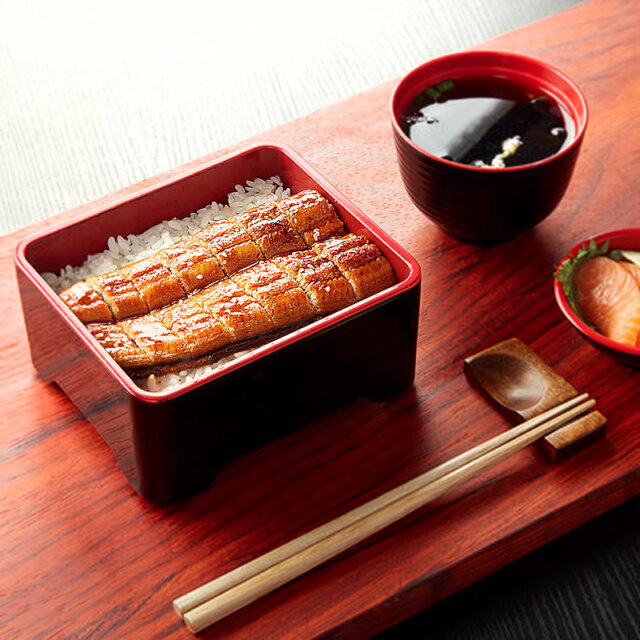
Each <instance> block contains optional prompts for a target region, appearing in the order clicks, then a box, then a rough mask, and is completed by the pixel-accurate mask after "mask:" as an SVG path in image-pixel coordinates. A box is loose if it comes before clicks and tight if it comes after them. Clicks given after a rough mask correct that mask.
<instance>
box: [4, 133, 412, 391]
mask: <svg viewBox="0 0 640 640" xmlns="http://www.w3.org/2000/svg"><path fill="white" fill-rule="evenodd" d="M258 149H274V150H276V151H278V152H280V153H283V154H284V155H287V156H288V157H289V158H290V159H291V160H292V161H293V162H295V163H296V164H298V165H299V166H300V167H301V168H303V169H304V170H305V171H306V172H307V173H308V174H309V176H310V177H311V178H312V179H313V180H314V181H315V182H317V183H318V185H319V186H321V187H322V188H323V189H324V190H325V191H326V192H327V193H328V194H329V196H330V198H331V200H333V201H334V202H339V203H340V205H341V206H342V207H343V208H345V209H347V210H348V211H349V213H350V214H351V215H352V216H353V217H354V218H355V219H356V220H357V221H358V222H359V223H361V224H362V226H363V227H364V228H365V229H366V230H367V231H369V232H370V233H371V235H372V236H373V238H374V239H375V243H376V244H377V245H378V246H384V247H386V249H387V251H388V252H391V253H393V254H395V256H396V257H397V258H398V259H400V260H401V261H402V262H404V263H405V264H406V265H407V266H408V267H409V275H408V277H407V278H405V279H404V280H403V281H401V282H398V283H397V284H395V285H394V286H393V287H389V288H388V289H385V290H384V291H381V292H379V293H377V294H375V295H373V296H370V297H369V298H365V299H364V300H360V301H359V302H356V303H355V304H353V305H351V306H349V307H346V308H345V309H342V310H340V311H337V312H335V313H332V314H331V315H329V316H326V317H324V318H321V319H320V320H316V321H315V322H313V323H312V324H310V325H307V326H305V327H302V328H300V329H297V330H295V331H292V332H291V333H288V334H287V335H285V336H282V337H281V338H278V339H276V340H274V341H273V342H270V343H268V344H266V345H264V346H262V347H258V348H256V349H254V350H252V351H251V352H250V353H247V354H246V355H243V356H240V357H238V358H236V359H235V360H233V361H231V362H228V363H226V364H224V365H221V366H220V367H219V368H218V369H216V370H215V371H212V372H211V373H209V374H208V375H206V376H203V377H202V378H198V379H197V380H194V381H193V382H190V383H187V384H185V385H181V386H180V387H179V388H177V389H174V390H172V391H166V392H151V391H145V390H144V389H141V388H140V387H138V385H136V384H135V382H133V380H132V379H131V377H130V376H129V375H128V374H127V373H126V372H125V371H124V369H122V368H121V367H120V366H119V365H118V364H116V362H115V360H113V358H111V356H109V354H108V353H107V352H106V351H105V350H104V348H103V347H101V346H100V345H99V344H98V343H97V342H96V341H95V339H94V338H93V336H91V334H90V333H89V332H88V331H87V329H86V327H85V326H84V324H82V322H80V320H78V318H77V317H76V316H75V314H74V313H73V312H72V311H71V310H70V309H69V308H68V307H67V306H66V305H65V304H64V303H63V302H62V300H61V299H60V297H59V296H58V295H56V293H55V292H54V291H53V289H52V288H51V287H50V286H49V285H48V284H47V282H46V281H45V280H44V278H42V276H41V275H40V274H39V273H38V272H37V271H36V270H35V269H34V268H33V267H32V266H31V264H30V263H29V261H28V260H27V258H26V250H27V247H28V246H29V244H30V243H32V242H35V241H36V240H39V239H41V238H44V237H46V236H48V235H50V234H52V233H54V232H56V231H58V230H60V229H64V228H67V227H70V226H72V225H74V224H76V223H77V222H79V221H80V220H85V219H87V218H91V217H92V216H94V215H98V214H99V213H101V211H99V210H96V211H93V212H92V213H90V214H88V215H86V214H85V215H82V216H79V217H78V218H77V219H75V220H72V221H66V222H62V223H60V224H58V225H55V226H52V227H48V228H47V229H46V230H45V231H41V232H37V233H35V234H33V235H31V236H29V237H28V238H25V239H23V240H21V241H20V242H19V243H18V245H17V246H16V248H15V251H14V260H15V262H16V264H17V266H18V267H19V268H20V270H21V271H22V272H23V273H24V275H25V276H26V277H27V278H29V280H30V281H31V282H32V283H33V285H34V286H35V287H36V288H37V289H38V291H39V292H40V293H41V294H42V295H43V296H44V297H45V298H46V299H47V300H48V301H49V302H50V303H51V304H52V306H53V307H54V308H55V309H56V310H57V311H58V313H59V314H60V316H61V317H62V319H63V320H64V322H65V323H66V324H67V325H68V326H69V327H70V328H71V329H72V330H73V331H74V332H75V333H76V335H77V336H78V337H79V338H80V339H81V340H82V341H83V342H84V344H85V345H86V346H87V347H88V348H89V349H90V350H91V352H92V353H93V354H94V355H95V356H96V357H97V358H98V359H99V360H100V361H101V362H102V363H103V364H104V366H105V367H106V368H107V370H108V371H109V372H110V373H111V375H113V377H114V378H115V379H116V380H118V382H120V384H121V385H122V386H123V387H124V388H125V389H126V390H127V391H128V392H129V393H130V394H131V395H132V396H134V397H135V398H137V399H138V400H142V401H144V402H150V403H159V402H164V401H166V400H170V399H172V398H175V397H177V396H179V395H182V394H183V393H186V392H188V391H190V390H191V389H194V388H196V387H199V386H202V385H203V384H207V383H208V382H211V381H212V380H215V379H217V378H219V377H221V376H223V375H225V374H227V373H228V372H230V371H234V370H235V369H238V368H240V367H242V366H244V365H245V364H248V363H250V362H253V361H255V360H258V359H259V358H262V357H263V356H265V355H268V354H269V353H272V352H274V351H277V350H279V349H281V348H283V347H285V346H287V345H289V344H291V343H293V342H295V341H297V340H300V339H302V338H304V337H306V336H308V335H311V334H313V333H316V332H318V331H321V330H323V329H326V328H327V327H330V326H332V325H334V324H337V323H338V322H341V321H343V320H346V319H347V318H350V317H351V316H354V315H356V314H357V313H360V312H361V311H364V310H366V309H369V308H371V307H373V306H375V305H377V304H379V303H381V302H384V301H385V300H388V299H390V298H393V297H394V296H396V295H398V294H400V293H402V292H403V291H406V290H408V289H411V288H412V287H414V286H415V285H416V284H417V283H418V282H419V281H420V265H419V264H418V262H417V261H416V260H415V258H413V256H411V254H409V252H408V251H406V250H405V249H404V248H403V247H402V246H401V245H400V244H398V243H397V242H396V241H395V240H394V239H393V238H392V237H391V236H390V235H389V234H388V233H386V232H385V231H384V230H383V229H381V228H380V227H379V226H378V225H377V224H376V223H375V222H373V220H371V219H370V218H369V217H368V216H366V215H365V214H364V213H363V212H362V211H361V210H360V209H359V208H358V207H356V206H355V205H354V204H353V203H352V202H351V201H350V200H349V199H348V198H346V196H344V195H343V194H342V193H341V192H340V191H339V190H338V189H337V188H336V187H335V186H334V185H332V184H331V183H330V182H329V181H328V180H326V178H324V177H323V176H322V175H321V174H320V173H319V172H318V171H317V170H316V169H315V168H313V167H312V166H311V165H310V164H309V163H308V162H307V161H306V160H304V159H303V158H302V156H300V154H298V153H297V152H296V151H294V150H293V149H292V148H291V147H289V146H288V145H285V144H276V143H259V144H255V145H251V146H248V147H243V148H242V149H239V150H237V151H235V152H233V153H230V154H227V155H225V156H223V157H221V158H216V159H215V160H212V161H210V162H207V163H205V164H204V165H202V166H198V167H197V168H195V169H194V168H193V167H192V166H191V165H192V163H189V167H186V166H185V169H184V171H180V172H179V173H178V174H177V175H172V176H170V177H168V178H166V179H164V180H160V181H159V182H157V183H155V184H152V185H150V186H148V187H143V188H141V189H140V190H138V191H136V192H135V193H134V194H127V195H123V196H122V197H120V198H116V199H115V200H110V201H109V208H110V209H111V208H115V207H117V206H119V205H122V204H124V203H126V202H130V201H132V200H136V199H138V198H140V197H142V196H144V195H146V194H147V193H150V192H153V191H156V190H158V189H160V188H162V187H165V186H168V185H170V184H174V183H176V182H179V181H180V180H183V179H185V178H187V177H189V176H192V175H196V174H198V173H200V172H202V171H207V170H209V169H211V167H213V166H215V165H218V164H222V163H224V162H227V161H229V160H230V159H232V158H236V157H238V156H242V155H244V154H247V153H253V152H254V151H256V150H258ZM251 177H253V176H251ZM251 177H250V178H251ZM250 178H248V179H250ZM129 189H130V187H129ZM100 202H101V201H100V200H98V201H96V206H99V203H100Z"/></svg>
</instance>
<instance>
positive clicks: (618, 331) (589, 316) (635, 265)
mask: <svg viewBox="0 0 640 640" xmlns="http://www.w3.org/2000/svg"><path fill="white" fill-rule="evenodd" d="M636 261H637V262H636ZM556 278H557V279H558V280H559V281H560V282H561V283H562V286H563V289H564V292H565V295H566V297H567V301H568V302H569V304H570V305H571V308H572V309H573V310H574V311H575V312H576V313H577V314H578V316H580V317H581V318H582V319H583V320H584V321H585V322H587V324H589V325H590V326H591V327H593V328H594V329H596V330H597V331H599V332H600V333H602V334H603V335H605V336H606V337H607V338H611V340H615V341H616V342H619V343H620V344H625V345H629V346H632V347H640V254H639V253H638V252H634V251H626V250H613V251H609V246H608V243H604V244H603V245H602V246H601V247H598V246H597V245H596V244H595V243H594V242H593V240H592V241H591V243H590V244H589V245H583V246H582V247H581V248H580V250H579V251H578V254H577V255H576V256H575V258H572V259H570V260H567V261H566V262H565V263H564V264H563V265H562V266H561V267H560V268H559V269H558V271H557V272H556Z"/></svg>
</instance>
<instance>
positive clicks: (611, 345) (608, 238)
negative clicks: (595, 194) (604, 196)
mask: <svg viewBox="0 0 640 640" xmlns="http://www.w3.org/2000/svg"><path fill="white" fill-rule="evenodd" d="M626 238H635V239H639V238H640V227H631V228H628V229H617V230H616V231H608V232H606V233H601V234H599V235H596V236H592V237H591V238H588V239H587V240H583V241H582V242H580V243H578V244H577V245H576V246H575V247H573V249H571V250H570V251H569V252H568V253H567V255H566V256H565V257H564V258H563V260H562V261H561V262H560V265H559V266H558V268H560V266H562V265H563V264H564V263H565V262H566V261H567V260H569V259H571V258H573V257H575V256H576V255H577V253H578V251H579V250H580V248H581V247H582V246H584V245H588V244H589V242H590V241H591V240H593V241H594V242H595V243H596V244H597V245H598V246H600V245H602V244H603V243H604V242H610V243H611V244H610V245H609V248H610V249H625V248H627V247H625V246H624V241H625V239H626ZM638 249H640V247H638ZM638 249H634V250H638ZM553 292H554V295H555V299H556V302H557V304H558V306H559V307H560V310H561V311H562V313H563V314H564V317H565V318H566V319H567V320H568V321H569V322H570V323H571V324H572V325H573V327H574V328H575V329H577V330H578V331H579V332H580V333H581V334H582V335H584V336H585V337H586V338H589V340H593V342H596V343H598V344H600V345H602V346H603V347H607V348H608V349H611V350H612V351H618V352H620V353H626V354H629V355H632V356H636V357H638V358H640V347H632V346H631V345H626V344H622V343H620V342H616V341H615V340H612V339H611V338H607V336H605V335H603V334H602V333H599V332H598V331H596V330H595V329H592V328H591V327H590V326H589V325H588V324H587V323H586V322H584V320H582V318H580V317H579V316H578V314H577V313H576V312H575V311H574V310H573V309H572V308H571V305H570V304H569V301H568V300H567V296H566V295H565V293H564V289H563V288H562V283H561V282H559V281H558V280H555V279H554V281H553Z"/></svg>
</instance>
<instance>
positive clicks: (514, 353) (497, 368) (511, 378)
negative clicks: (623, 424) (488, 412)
mask: <svg viewBox="0 0 640 640" xmlns="http://www.w3.org/2000/svg"><path fill="white" fill-rule="evenodd" d="M464 363H465V373H466V374H467V377H468V378H469V380H470V381H471V383H472V384H473V385H474V386H475V387H476V388H478V389H479V390H480V391H482V392H483V393H484V394H485V395H487V397H488V398H489V399H490V400H492V401H493V403H494V404H495V405H496V406H497V408H498V409H499V410H500V411H501V412H502V413H503V414H505V415H506V416H507V418H508V419H509V420H510V421H512V422H515V423H517V422H521V421H522V420H528V419H529V418H533V417H534V416H537V415H538V414H540V413H542V412H543V411H546V410H547V409H549V408H550V407H553V406H555V405H557V404H560V403H561V402H564V401H565V400H568V399H569V398H573V397H574V396H577V395H578V391H577V390H576V389H575V388H574V387H573V386H571V385H570V384H569V383H568V382H567V381H566V380H565V379H564V378H563V377H561V376H559V375H558V374H557V373H556V372H555V371H554V370H553V369H552V368H551V367H550V366H549V365H548V364H547V363H546V362H545V361H544V360H542V358H540V356H538V355H537V354H536V353H535V351H533V350H532V349H530V348H529V347H528V346H527V345H526V344H524V342H522V341H520V340H518V339H517V338H510V339H509V340H505V341H504V342H500V343H498V344H496V345H494V346H493V347H489V348H488V349H485V350H484V351H481V352H480V353H476V354H474V355H472V356H469V357H468V358H466V359H465V361H464ZM606 423H607V420H606V418H605V417H604V416H603V415H602V414H601V413H600V412H599V411H592V412H590V413H587V414H586V415H584V416H582V417H580V418H578V419H576V420H574V421H573V422H570V423H569V424H568V425H566V426H565V427H563V428H562V429H558V430H557V431H555V432H554V433H552V434H550V435H548V436H547V437H546V438H544V440H543V446H544V449H545V451H546V453H547V455H548V456H549V458H550V459H551V460H553V461H557V460H560V459H561V458H564V457H565V456H567V455H570V454H571V453H573V452H574V451H577V450H578V449H581V448H582V447H584V446H586V445H587V444H589V443H591V442H592V441H593V440H595V439H597V438H598V437H600V436H601V435H603V434H604V431H605V425H606Z"/></svg>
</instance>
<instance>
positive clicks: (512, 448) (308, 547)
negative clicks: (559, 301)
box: [174, 394, 594, 633]
mask: <svg viewBox="0 0 640 640" xmlns="http://www.w3.org/2000/svg"><path fill="white" fill-rule="evenodd" d="M586 397H587V396H586V394H584V395H582V396H579V397H576V398H573V399H570V400H569V401H567V402H565V403H563V404H562V405H560V406H558V407H554V408H552V409H551V410H549V411H546V412H544V413H543V414H541V415H540V416H537V417H535V418H533V419H531V420H528V421H526V422H525V423H523V424H521V425H519V426H518V427H516V428H514V429H513V430H512V431H508V432H504V433H501V434H500V435H498V436H496V437H495V438H492V439H491V440H488V441H486V442H484V443H482V444H480V445H478V446H476V447H473V448H472V449H470V450H468V451H466V452H465V453H463V454H461V455H459V456H457V457H456V458H453V459H452V460H449V461H447V462H445V463H444V464H442V465H439V466H438V467H436V468H435V469H432V470H430V471H427V472H425V473H423V474H421V475H420V476H418V477H416V478H414V479H412V480H410V481H408V482H406V483H404V484H402V485H400V486H399V487H396V488H395V489H392V490H391V491H388V492H387V493H385V494H382V495H381V496H378V497H377V498H375V499H374V500H371V501H369V502H367V503H366V504H364V505H362V506H360V507H358V508H356V509H354V510H352V511H350V512H348V513H347V514H344V515H343V516H340V517H339V518H336V519H335V520H332V521H331V522H329V523H326V524H324V525H322V526H321V527H318V528H316V529H314V530H312V531H310V532H308V533H307V534H305V535H303V536H300V537H299V538H296V539H294V540H292V541H291V542H289V543H287V544H285V545H282V546H281V547H278V548H277V549H275V550H274V551H271V552H270V553H268V554H266V555H264V556H261V557H259V558H257V559H256V560H254V561H252V562H250V563H248V564H246V565H243V566H241V567H239V568H238V569H236V570H234V571H232V572H230V573H228V574H226V575H224V576H222V577H221V578H218V579H216V580H214V581H212V582H210V583H207V584H206V585H203V586H202V587H200V588H198V589H196V590H194V591H193V592H190V593H189V594H186V595H185V596H182V597H181V598H178V599H177V600H176V601H174V607H175V609H176V611H177V612H178V614H179V615H181V616H182V617H183V619H184V621H185V623H186V625H187V627H188V628H189V629H190V630H191V631H193V632H194V633H197V632H198V631H200V630H202V629H204V628H205V627H207V626H209V625H210V624H213V623H214V622H216V621H218V620H220V619H222V618H223V617H226V616H227V615H229V614H231V613H233V612H234V611H237V610H238V609H240V608H242V607H243V606H245V605H247V604H250V603H251V602H253V601H255V600H257V599H258V598H260V597H262V596H263V595H266V594H267V593H269V592H270V591H273V590H274V589H277V588H278V587H280V586H282V585H283V584H285V583H287V582H289V581H291V580H293V579H295V578H296V577H298V576H300V575H302V574H303V573H305V572H306V571H309V570H311V569H313V568H314V567H316V566H318V565H319V564H321V563H322V562H325V561H326V560H329V559H330V558H333V557H334V556H336V555H338V554H339V553H342V552H343V551H345V550H346V549H348V548H350V547H352V546H354V545H355V544H357V543H358V542H360V541H362V540H364V539H365V538H367V537H368V536H370V535H373V534H374V533H376V532H378V531H380V530H381V529H383V528H385V527H387V526H389V525H390V524H392V523H394V522H396V521H398V520H400V519H401V518H403V517H405V516H406V515H408V514H409V513H411V512H412V511H415V510H416V509H418V508H421V507H423V506H425V505H426V504H428V503H429V502H431V501H433V500H435V499H436V498H438V497H440V496H441V495H442V494H443V493H445V492H446V491H448V490H449V489H451V488H453V487H457V486H458V485H460V484H462V483H463V482H465V481H466V480H468V479H469V478H470V477H471V476H472V475H474V474H475V473H476V472H478V471H480V470H482V469H484V468H486V467H488V466H490V465H491V464H494V463H497V462H499V461H500V460H502V459H504V458H505V457H507V456H509V455H511V454H512V453H514V452H516V451H519V450H520V449H522V448H524V447H525V446H527V445H529V444H530V443H531V442H534V441H535V440H537V439H539V438H541V437H544V436H545V435H546V434H548V433H550V432H552V431H553V430H554V429H557V428H558V427H559V426H561V425H562V424H564V423H565V422H566V421H567V420H572V419H573V418H575V417H576V416H578V415H580V414H582V413H583V412H584V411H586V410H588V409H589V408H591V407H592V406H593V405H594V401H593V400H587V401H585V399H586Z"/></svg>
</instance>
